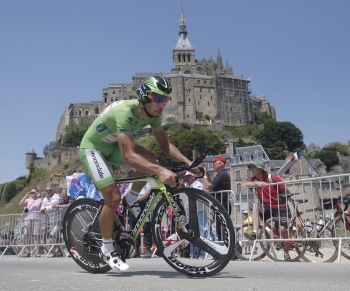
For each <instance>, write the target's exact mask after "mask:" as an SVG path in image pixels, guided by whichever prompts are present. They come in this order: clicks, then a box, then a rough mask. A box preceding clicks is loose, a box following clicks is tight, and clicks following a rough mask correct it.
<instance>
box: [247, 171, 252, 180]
mask: <svg viewBox="0 0 350 291" xmlns="http://www.w3.org/2000/svg"><path fill="white" fill-rule="evenodd" d="M247 177H248V178H251V177H253V174H252V171H251V170H249V169H248V170H247Z"/></svg>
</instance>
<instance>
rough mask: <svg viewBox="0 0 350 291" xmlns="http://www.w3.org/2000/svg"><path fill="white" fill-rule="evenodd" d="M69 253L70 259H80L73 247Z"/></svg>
mask: <svg viewBox="0 0 350 291" xmlns="http://www.w3.org/2000/svg"><path fill="white" fill-rule="evenodd" d="M70 252H71V253H72V257H73V258H74V259H76V260H79V259H80V255H79V253H78V251H77V249H76V248H75V247H72V248H70Z"/></svg>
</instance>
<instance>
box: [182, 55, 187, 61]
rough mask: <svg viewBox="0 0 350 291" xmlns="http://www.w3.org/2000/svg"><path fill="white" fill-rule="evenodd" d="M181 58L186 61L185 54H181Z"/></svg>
mask: <svg viewBox="0 0 350 291" xmlns="http://www.w3.org/2000/svg"><path fill="white" fill-rule="evenodd" d="M182 59H183V62H186V55H185V54H183V55H182Z"/></svg>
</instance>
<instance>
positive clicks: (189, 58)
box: [187, 54, 191, 62]
mask: <svg viewBox="0 0 350 291" xmlns="http://www.w3.org/2000/svg"><path fill="white" fill-rule="evenodd" d="M187 61H188V62H191V55H189V54H188V55H187Z"/></svg>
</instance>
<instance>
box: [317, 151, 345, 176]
mask: <svg viewBox="0 0 350 291" xmlns="http://www.w3.org/2000/svg"><path fill="white" fill-rule="evenodd" d="M312 157H313V158H314V159H320V160H321V161H322V162H323V163H324V164H325V165H326V170H327V172H330V171H331V169H332V167H333V166H335V165H337V164H338V163H339V157H338V156H337V154H336V152H334V151H327V150H322V151H321V152H316V153H314V154H313V156H312Z"/></svg>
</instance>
